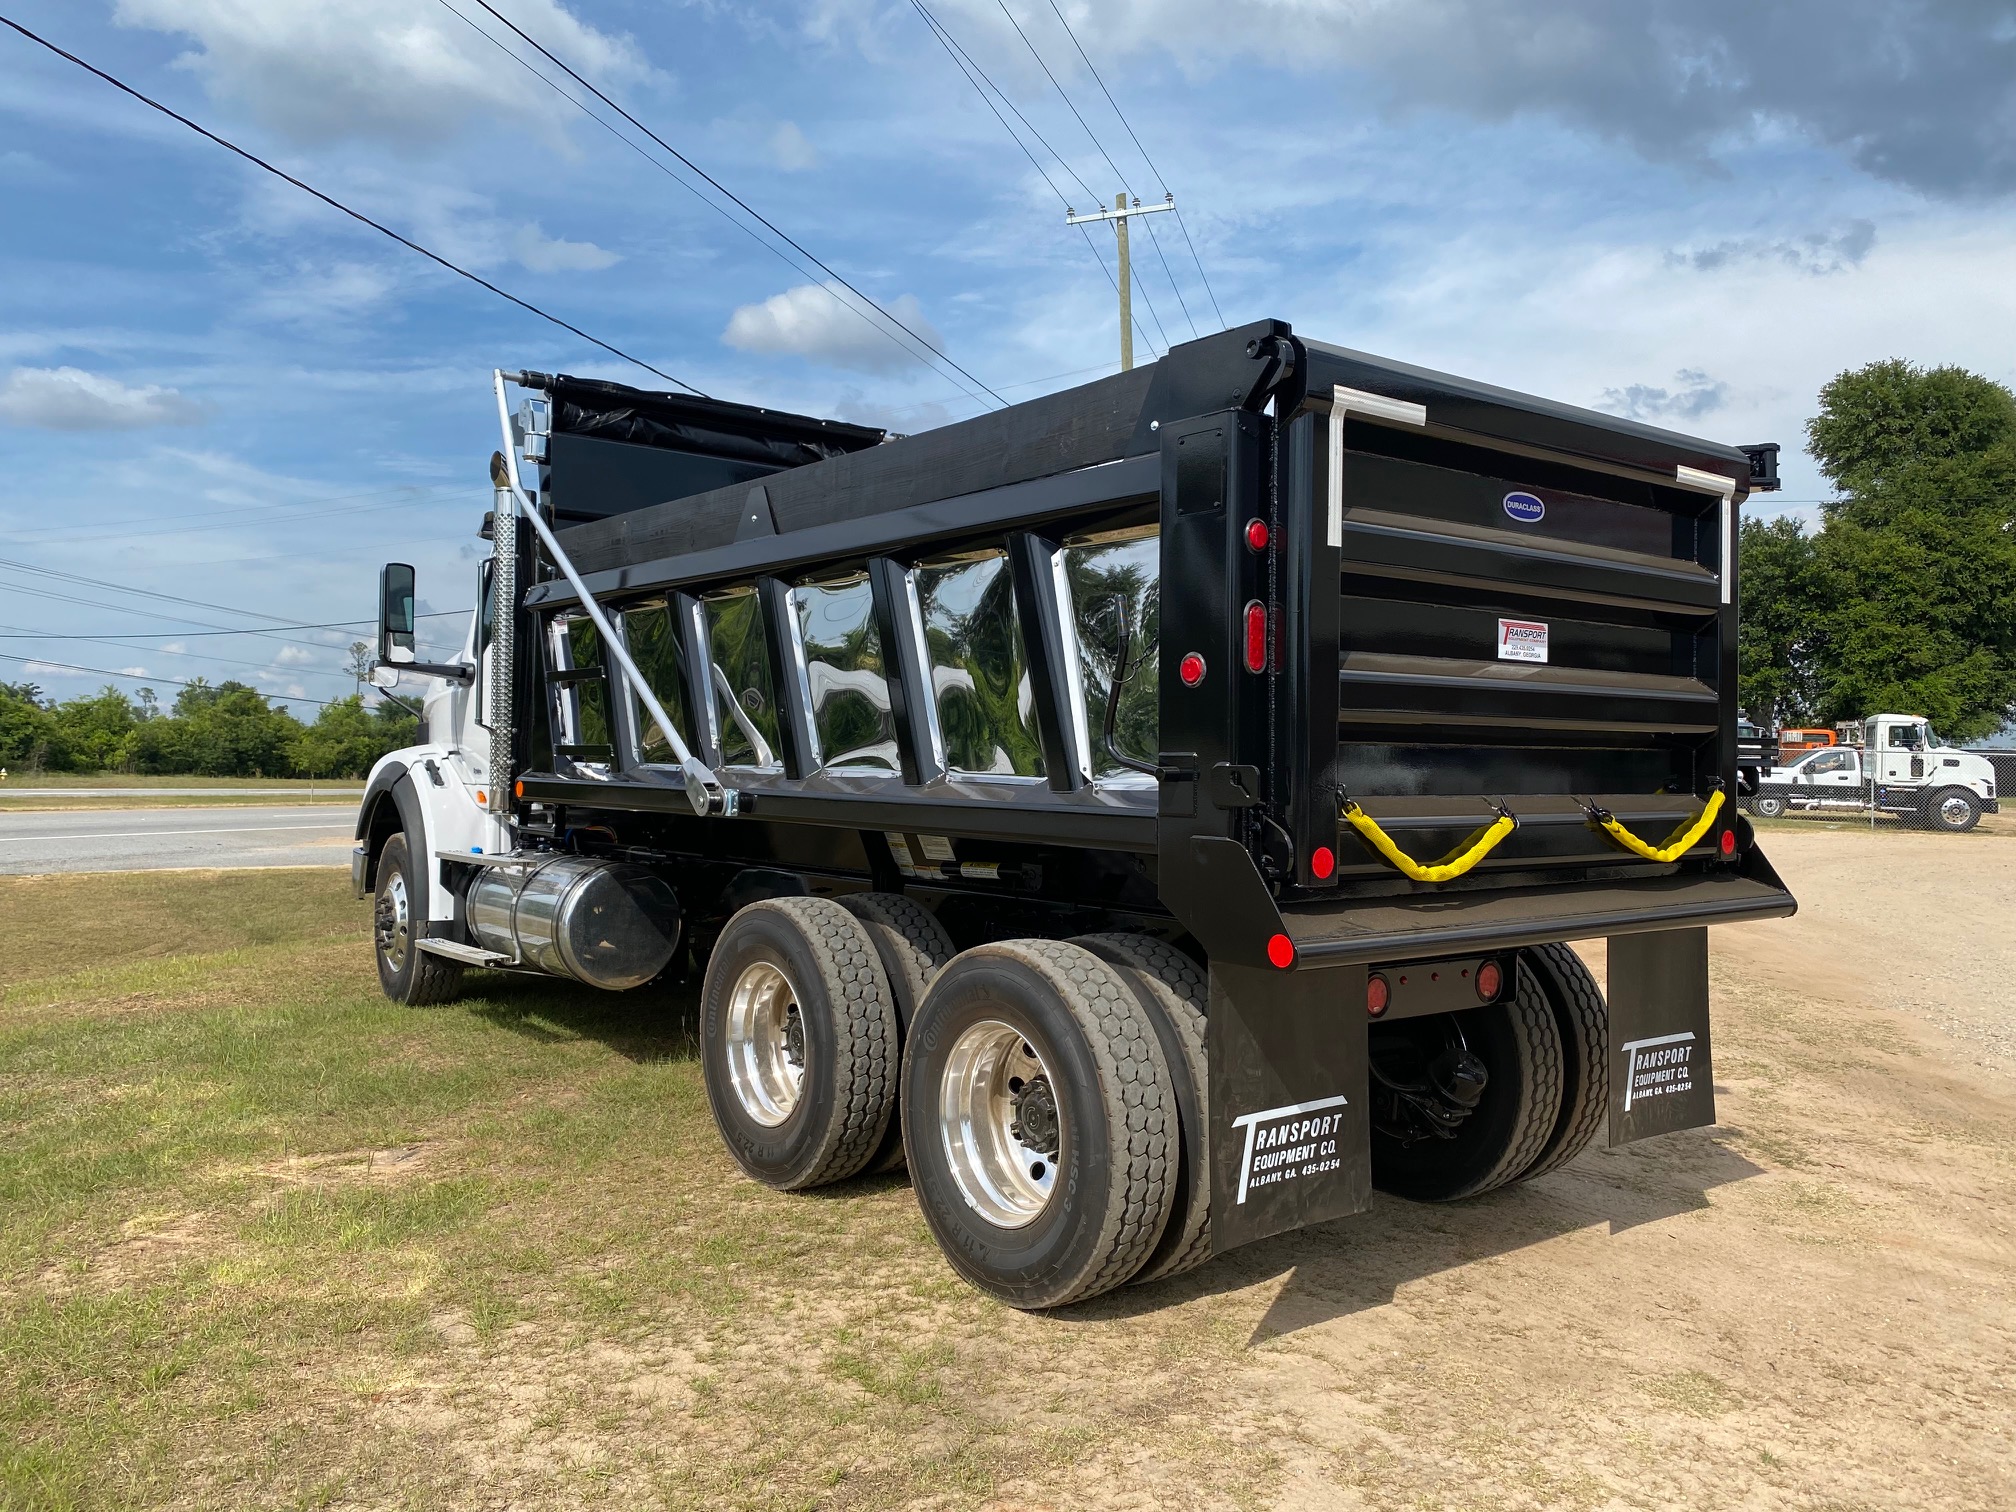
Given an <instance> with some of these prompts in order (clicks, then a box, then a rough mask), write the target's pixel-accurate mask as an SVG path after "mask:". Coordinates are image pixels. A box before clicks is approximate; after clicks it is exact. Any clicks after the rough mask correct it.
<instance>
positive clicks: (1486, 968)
mask: <svg viewBox="0 0 2016 1512" xmlns="http://www.w3.org/2000/svg"><path fill="white" fill-rule="evenodd" d="M1504 986H1505V969H1504V968H1503V967H1502V966H1500V965H1499V964H1498V963H1497V962H1496V961H1486V962H1485V963H1484V964H1483V965H1482V966H1479V967H1478V968H1477V1001H1478V1002H1480V1003H1489V1002H1492V1001H1494V1000H1495V999H1496V998H1497V996H1498V994H1499V992H1501V991H1502V990H1503V989H1504Z"/></svg>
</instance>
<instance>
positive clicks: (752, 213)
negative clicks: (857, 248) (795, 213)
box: [450, 0, 1008, 405]
mask: <svg viewBox="0 0 2016 1512" xmlns="http://www.w3.org/2000/svg"><path fill="white" fill-rule="evenodd" d="M476 3H477V4H478V5H480V6H482V7H483V9H484V10H485V11H486V12H488V13H489V15H490V16H492V17H493V18H494V19H496V20H497V21H499V22H501V23H502V24H503V25H504V26H506V27H507V28H509V29H510V31H511V33H512V34H513V35H514V36H516V37H517V38H518V40H519V41H521V42H523V43H525V45H526V46H528V47H530V48H531V49H532V50H533V51H535V52H537V53H538V54H539V55H540V56H541V57H542V58H544V59H545V60H546V61H547V62H549V63H551V64H552V65H553V66H554V67H555V68H557V69H559V70H560V71H561V72H562V73H564V74H566V75H567V77H568V78H570V79H572V80H573V81H574V82H575V83H576V84H579V85H580V86H581V87H582V88H583V89H585V90H587V91H588V92H589V93H590V94H592V95H594V96H595V98H596V99H598V100H600V101H601V102H602V103H603V104H604V105H607V106H608V107H609V108H610V109H611V110H613V111H615V112H616V113H617V114H618V115H620V116H621V117H623V119H624V120H626V121H628V122H629V123H630V124H631V125H632V126H633V127H635V128H636V129H637V130H639V131H641V132H643V133H644V135H646V136H647V137H649V138H650V139H651V140H652V141H653V142H656V143H657V144H658V146H660V147H661V148H663V149H664V150H665V151H666V152H669V153H671V154H672V156H673V157H675V158H677V159H678V160H679V161H680V162H681V163H682V164H684V165H685V167H686V168H687V170H688V171H689V172H691V173H694V174H696V175H698V176H699V177H700V178H702V179H704V180H705V181H706V182H707V184H708V186H709V187H710V188H712V189H713V190H714V191H715V192H716V193H717V194H720V195H721V196H722V197H723V198H725V199H727V200H729V201H730V202H732V203H733V204H734V205H735V206H736V208H738V209H739V210H741V211H742V212H743V214H745V215H747V216H749V217H750V218H751V219H752V220H754V221H756V222H757V223H758V224H759V225H761V226H762V227H763V228H764V229H765V230H766V231H768V232H769V233H770V234H771V235H772V236H775V237H777V238H778V239H779V240H780V241H782V242H783V243H784V244H785V245H786V246H788V247H790V248H791V250H792V251H794V252H796V253H797V254H798V255H799V256H800V257H803V258H805V259H806V260H807V261H808V262H810V263H811V264H812V265H813V266H814V267H816V268H818V269H819V270H820V271H821V272H822V273H824V274H825V275H826V276H827V277H829V278H831V279H832V280H833V281H834V282H835V283H837V284H839V285H840V287H842V288H843V289H845V290H846V291H847V292H848V293H850V294H852V295H853V296H854V297H855V298H856V299H858V300H860V301H861V302H862V303H863V304H865V305H867V306H868V307H869V308H870V309H872V310H874V311H875V312H876V313H877V314H878V315H880V316H882V318H883V319H885V320H887V321H889V322H890V323H891V324H892V325H895V326H896V327H898V328H899V329H900V330H902V331H903V332H905V333H906V334H907V335H909V336H910V338H911V339H912V340H914V341H916V342H918V343H920V344H921V345H923V346H924V347H925V348H927V349H928V350H930V351H932V352H934V353H936V355H937V357H938V360H939V361H941V362H943V363H944V364H945V365H946V366H947V367H949V368H951V369H952V370H953V371H954V372H956V373H958V374H959V375H960V376H961V377H963V378H965V379H966V380H967V381H968V382H969V383H972V384H975V385H976V386H978V387H979V388H980V389H981V390H982V391H983V392H984V393H986V394H987V395H988V396H989V397H990V398H992V399H994V400H995V402H996V403H999V404H1002V405H1005V404H1007V402H1008V401H1007V400H1005V399H1003V398H1002V397H1001V396H1000V395H999V394H996V393H995V392H994V391H993V390H992V389H991V388H988V387H987V385H986V384H985V383H984V382H982V381H981V380H980V379H979V378H976V377H974V375H973V374H972V373H970V372H968V371H967V370H966V369H965V368H964V367H962V366H961V365H960V364H959V363H958V362H955V361H954V360H953V359H952V358H951V357H950V356H948V355H946V354H945V353H944V352H942V351H939V349H938V348H937V347H936V346H934V345H933V344H932V343H931V342H930V341H928V340H927V339H926V338H925V337H923V336H921V335H919V334H918V333H917V332H916V331H914V330H912V329H911V328H910V327H909V326H908V325H907V324H905V323H904V322H903V321H902V320H900V319H898V318H897V317H896V316H895V315H893V314H891V313H890V312H889V311H887V310H885V309H883V308H882V307H881V306H880V305H879V304H877V303H876V302H875V301H874V300H872V299H870V298H869V297H868V296H867V295H866V294H864V293H862V292H861V291H860V290H859V289H857V288H855V287H854V285H853V284H852V283H850V282H848V281H847V280H846V279H845V278H842V277H841V276H840V274H838V273H837V272H835V271H834V270H833V269H832V268H831V267H829V266H828V265H827V264H826V263H825V262H823V261H822V260H821V259H820V258H819V257H817V256H816V255H814V254H813V253H812V252H810V251H808V250H807V249H806V248H805V247H804V246H802V245H801V244H800V243H799V242H798V241H797V240H795V239H794V238H793V237H791V236H790V235H789V234H787V233H786V232H785V231H783V230H782V229H781V228H780V227H778V226H777V225H776V224H775V223H774V222H773V221H771V220H770V219H769V218H768V217H767V216H765V215H764V214H763V213H762V212H761V211H759V210H757V209H756V208H755V206H753V205H751V204H750V203H749V202H748V201H747V200H745V199H743V198H742V197H741V196H740V195H739V194H737V193H735V191H734V190H732V189H730V188H729V187H728V186H727V185H726V184H724V183H722V182H721V181H720V180H719V179H717V178H715V177H714V175H713V174H711V173H709V172H708V171H707V170H706V169H704V168H702V167H701V166H700V165H699V164H698V163H696V162H694V161H693V160H692V159H691V158H689V157H687V156H686V154H685V153H683V152H681V151H680V150H679V149H678V148H677V147H674V146H673V145H672V144H671V143H670V142H668V141H666V140H665V139H664V138H663V137H661V136H660V135H658V133H657V132H655V131H653V130H652V129H651V128H650V127H649V126H646V125H645V124H644V123H643V122H642V121H640V120H638V119H637V117H636V116H634V115H632V114H631V113H630V112H629V111H627V110H625V109H624V108H623V107H622V106H621V105H619V104H617V103H616V102H615V101H614V100H612V99H611V98H609V96H608V95H606V94H604V93H603V92H602V91H601V90H600V89H598V88H596V86H595V85H593V84H591V83H589V82H588V80H586V79H584V78H582V77H581V75H580V74H578V73H576V72H575V71H574V70H573V69H572V68H571V67H569V66H568V64H567V63H566V62H565V61H564V60H562V59H560V58H557V57H555V56H554V55H553V54H552V53H551V52H550V51H548V49H547V48H546V46H545V45H544V44H543V43H541V42H540V41H538V40H537V39H536V38H534V37H532V36H531V35H529V34H528V33H527V32H526V31H525V29H524V28H523V27H521V26H519V25H518V23H517V22H515V21H513V20H512V19H511V18H510V17H509V16H506V15H505V14H503V13H502V12H501V11H499V10H498V9H497V7H495V6H494V5H492V4H490V0H476ZM450 8H451V9H452V8H453V7H450ZM549 82H550V81H549ZM556 87H557V86H556ZM577 103H578V102H577Z"/></svg>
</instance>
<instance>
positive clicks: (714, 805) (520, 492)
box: [491, 369, 741, 818]
mask: <svg viewBox="0 0 2016 1512" xmlns="http://www.w3.org/2000/svg"><path fill="white" fill-rule="evenodd" d="M491 376H492V378H493V380H494V382H495V387H496V390H497V422H498V424H499V425H500V426H502V427H503V431H504V467H505V471H506V473H507V475H508V476H509V478H510V482H511V502H512V504H513V506H514V508H515V511H516V513H517V514H518V516H519V517H520V518H522V519H524V520H527V521H529V522H530V523H531V526H532V528H533V530H535V531H536V532H538V535H539V540H540V542H541V543H542V544H543V545H544V546H545V547H546V551H547V554H548V555H549V556H551V557H552V558H553V564H554V566H556V567H558V568H559V569H560V573H561V576H563V577H565V578H566V579H567V581H568V583H569V584H570V585H572V587H573V589H574V591H575V592H576V593H578V594H579V595H580V596H581V608H582V610H583V612H585V613H586V614H587V616H588V619H589V621H590V623H592V624H593V625H594V626H595V632H596V634H598V635H600V636H601V637H602V648H603V654H604V655H606V656H607V657H608V658H609V659H610V660H611V661H613V662H614V663H615V664H616V667H617V670H618V671H619V672H621V673H622V675H623V681H624V682H625V683H626V684H628V686H629V689H630V691H631V692H632V693H635V694H636V695H637V699H638V702H640V703H642V704H643V705H644V707H645V708H646V709H648V710H649V711H650V713H651V717H652V718H653V719H655V720H657V721H658V728H659V729H660V730H661V731H663V732H664V735H665V739H666V741H667V742H668V743H669V744H670V745H671V747H672V754H673V755H674V756H676V757H677V758H678V759H679V771H680V774H681V775H682V776H683V777H684V778H685V779H686V800H687V802H689V803H691V804H692V805H693V812H694V813H696V814H698V815H700V816H701V817H702V818H706V817H709V816H713V815H732V814H734V813H735V812H737V810H738V809H739V808H740V807H741V801H740V799H741V795H740V794H739V793H737V792H736V791H735V790H734V789H733V788H731V787H726V786H724V785H723V784H722V781H721V779H720V778H719V777H717V776H715V775H714V771H713V769H712V768H711V767H709V766H708V765H707V764H706V763H705V762H703V761H702V760H700V758H699V757H697V756H695V755H694V754H693V752H692V751H691V750H690V749H689V748H688V747H687V745H686V742H685V741H684V740H683V739H681V738H680V735H679V727H678V726H677V725H676V724H674V723H673V721H672V716H671V715H670V714H668V713H666V712H665V705H664V704H662V703H660V702H659V700H658V695H657V694H656V693H654V692H652V691H651V684H650V683H648V682H646V681H645V679H644V674H643V673H642V672H640V671H638V670H637V663H636V662H634V661H632V660H631V659H630V651H629V648H628V647H626V646H625V645H624V644H623V640H622V638H621V637H620V636H618V635H617V634H616V631H615V630H614V628H612V627H611V625H610V623H609V620H608V617H607V616H606V615H604V614H603V613H602V606H601V605H599V604H597V603H596V602H595V597H594V595H593V594H591V593H589V591H588V585H587V584H586V583H584V582H582V581H581V574H580V573H579V572H577V571H575V570H574V563H573V561H572V560H571V559H569V557H568V555H567V553H566V551H565V549H564V548H562V546H561V545H560V541H559V538H558V537H557V536H555V535H554V533H553V527H552V526H550V525H548V524H547V523H546V521H545V519H544V518H543V517H542V516H541V515H540V513H539V509H538V506H537V505H535V504H534V503H533V502H532V500H531V498H530V497H529V496H527V494H526V492H525V486H524V484H523V483H522V482H520V481H519V477H518V447H517V443H516V442H515V440H514V439H513V437H512V435H511V408H510V403H509V401H508V400H506V398H505V397H504V384H505V374H504V372H503V371H502V370H501V369H499V370H498V371H496V372H494V373H493V374H492V375H491ZM519 376H521V377H522V376H523V375H522V374H521V375H519Z"/></svg>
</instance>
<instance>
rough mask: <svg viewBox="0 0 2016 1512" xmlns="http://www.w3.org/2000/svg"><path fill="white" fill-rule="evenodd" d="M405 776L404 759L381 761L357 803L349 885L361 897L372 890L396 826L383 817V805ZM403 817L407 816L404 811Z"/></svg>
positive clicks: (374, 769)
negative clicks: (379, 860)
mask: <svg viewBox="0 0 2016 1512" xmlns="http://www.w3.org/2000/svg"><path fill="white" fill-rule="evenodd" d="M405 775H406V763H405V762H403V761H381V762H380V763H379V764H378V765H377V766H376V767H375V768H373V770H372V772H371V780H370V782H368V783H367V784H365V787H364V796H363V798H362V799H361V800H359V802H358V804H357V835H356V839H357V845H356V848H355V849H354V850H353V851H352V852H351V855H350V887H351V891H352V892H354V893H355V894H356V895H357V896H358V897H359V898H362V897H364V896H366V895H367V894H368V893H369V892H370V891H371V879H372V876H373V875H374V874H375V873H376V872H377V870H378V853H379V852H380V851H381V850H383V849H384V848H385V841H386V839H387V838H388V837H389V836H390V835H391V834H392V831H393V829H394V828H395V826H393V825H391V824H388V823H386V822H384V818H383V817H381V810H382V806H383V804H384V802H385V799H386V796H387V795H388V794H389V793H390V792H391V791H392V789H393V788H394V787H395V786H396V785H397V784H398V782H399V780H400V779H401V778H402V777H404V776H405ZM400 817H401V819H402V820H403V819H404V814H403V812H402V813H401V815H400ZM401 827H403V825H402V826H401Z"/></svg>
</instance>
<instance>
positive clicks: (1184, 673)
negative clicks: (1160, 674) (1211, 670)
mask: <svg viewBox="0 0 2016 1512" xmlns="http://www.w3.org/2000/svg"><path fill="white" fill-rule="evenodd" d="M1176 675H1177V676H1178V677H1180V678H1182V679H1183V686H1184V687H1186V688H1194V687H1196V686H1197V684H1199V683H1201V682H1202V681H1204V658H1203V657H1201V656H1199V655H1198V654H1197V653H1196V652H1195V651H1192V652H1190V653H1189V654H1188V655H1187V656H1185V657H1184V658H1183V660H1181V661H1180V662H1178V663H1176Z"/></svg>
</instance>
